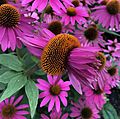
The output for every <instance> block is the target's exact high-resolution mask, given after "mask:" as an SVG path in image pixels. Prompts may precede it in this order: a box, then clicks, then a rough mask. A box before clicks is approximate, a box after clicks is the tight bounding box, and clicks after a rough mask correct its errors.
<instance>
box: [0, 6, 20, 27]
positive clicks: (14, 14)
mask: <svg viewBox="0 0 120 119" xmlns="http://www.w3.org/2000/svg"><path fill="white" fill-rule="evenodd" d="M19 20H20V14H19V12H18V10H17V8H15V7H14V6H12V5H10V4H3V5H1V6H0V25H1V26H4V27H14V26H16V25H17V24H18V22H19Z"/></svg>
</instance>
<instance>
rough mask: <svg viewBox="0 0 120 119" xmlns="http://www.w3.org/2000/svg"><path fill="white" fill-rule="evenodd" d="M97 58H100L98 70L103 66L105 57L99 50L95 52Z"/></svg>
mask: <svg viewBox="0 0 120 119" xmlns="http://www.w3.org/2000/svg"><path fill="white" fill-rule="evenodd" d="M97 59H98V60H100V64H101V65H100V66H99V70H102V69H103V68H104V67H105V64H106V57H105V55H104V54H103V53H101V52H97Z"/></svg>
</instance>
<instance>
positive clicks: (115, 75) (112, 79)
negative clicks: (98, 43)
mask: <svg viewBox="0 0 120 119" xmlns="http://www.w3.org/2000/svg"><path fill="white" fill-rule="evenodd" d="M116 62H117V61H116ZM107 73H108V76H107V80H108V81H107V82H108V83H109V85H110V86H111V87H112V88H113V87H116V86H119V84H120V75H119V65H118V66H117V64H112V63H111V62H107Z"/></svg>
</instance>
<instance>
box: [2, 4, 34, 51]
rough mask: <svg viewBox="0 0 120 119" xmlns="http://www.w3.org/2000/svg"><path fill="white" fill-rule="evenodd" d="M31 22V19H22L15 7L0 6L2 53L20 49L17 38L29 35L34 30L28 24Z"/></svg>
mask: <svg viewBox="0 0 120 119" xmlns="http://www.w3.org/2000/svg"><path fill="white" fill-rule="evenodd" d="M30 22H33V19H32V18H30V17H29V18H28V17H24V14H22V13H21V12H20V11H19V10H18V9H17V8H16V7H15V6H13V5H10V4H2V5H1V6H0V33H1V35H0V45H1V49H2V51H6V50H7V49H8V48H11V50H12V51H14V50H15V48H16V47H19V48H20V47H21V45H22V44H21V41H20V40H19V39H18V37H22V36H24V35H25V34H30V33H31V32H32V30H34V28H33V27H32V26H31V25H30V24H29V23H30Z"/></svg>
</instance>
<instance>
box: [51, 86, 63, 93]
mask: <svg viewBox="0 0 120 119" xmlns="http://www.w3.org/2000/svg"><path fill="white" fill-rule="evenodd" d="M60 90H61V89H60V86H58V85H55V86H51V87H50V93H51V94H52V95H59V94H60Z"/></svg>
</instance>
